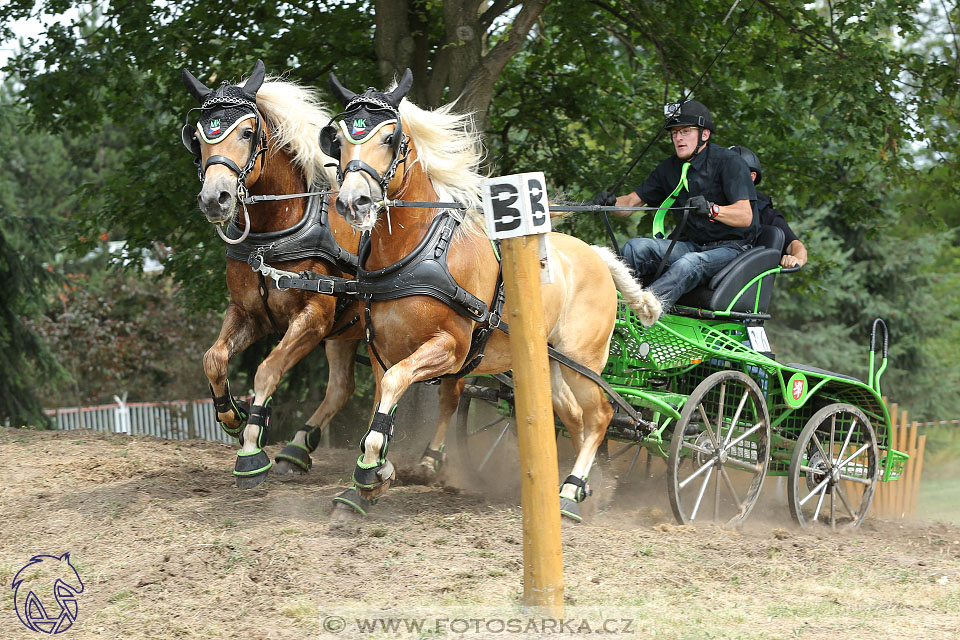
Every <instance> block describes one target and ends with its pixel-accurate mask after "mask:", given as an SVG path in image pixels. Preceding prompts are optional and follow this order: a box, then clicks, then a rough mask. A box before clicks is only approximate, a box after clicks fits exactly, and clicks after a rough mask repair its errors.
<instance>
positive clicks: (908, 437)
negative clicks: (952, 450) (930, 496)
mask: <svg viewBox="0 0 960 640" xmlns="http://www.w3.org/2000/svg"><path fill="white" fill-rule="evenodd" d="M884 402H887V400H886V398H884ZM887 408H888V409H889V411H890V425H891V431H890V446H891V447H892V448H894V449H896V450H897V451H902V452H904V453H906V454H907V455H909V456H910V459H909V460H907V464H906V466H905V467H904V469H903V473H902V474H901V476H900V479H899V480H897V481H896V482H881V483H879V484H878V485H877V493H876V495H874V497H873V505H872V506H873V515H874V516H876V517H878V518H884V519H886V520H905V519H907V518H912V517H913V516H915V515H916V513H917V496H918V495H919V493H920V476H921V474H922V473H923V452H924V449H925V448H926V444H927V436H921V435H918V434H917V430H918V427H919V425H918V423H917V422H916V421H914V422H912V423H911V422H910V421H909V420H908V415H907V412H906V411H905V410H902V409H900V407H899V406H898V405H897V403H896V402H893V403H887Z"/></svg>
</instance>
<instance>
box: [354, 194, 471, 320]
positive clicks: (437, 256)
mask: <svg viewBox="0 0 960 640" xmlns="http://www.w3.org/2000/svg"><path fill="white" fill-rule="evenodd" d="M459 224H460V223H459V222H458V221H457V219H456V218H454V217H453V216H452V215H451V214H450V212H449V211H443V212H441V213H440V215H438V216H437V217H436V218H434V220H433V223H432V224H431V225H430V229H429V230H428V231H427V234H426V235H425V236H424V238H423V240H421V241H420V244H418V245H417V247H416V248H415V249H414V250H413V251H411V252H410V254H409V255H407V256H406V257H405V258H403V259H402V260H400V261H399V262H395V263H394V264H392V265H390V266H389V267H384V268H383V269H378V270H376V271H366V270H364V269H363V268H358V269H357V281H358V282H359V287H360V295H361V297H363V298H366V299H368V300H372V301H374V302H376V301H380V300H396V299H397V298H406V297H409V296H430V297H431V298H435V299H436V300H439V301H441V302H443V303H444V304H446V305H447V306H448V307H450V308H451V309H453V310H454V311H456V312H457V313H459V314H461V315H465V316H467V317H469V318H471V319H472V320H475V321H477V322H484V321H485V320H486V319H487V315H488V313H487V303H486V302H484V301H483V300H481V299H480V298H478V297H476V296H475V295H473V294H472V293H470V292H469V291H467V290H466V289H464V288H463V287H461V286H460V285H459V284H457V281H456V280H454V278H453V276H452V275H450V269H449V267H448V266H447V256H448V255H449V252H450V241H451V240H452V239H453V233H454V231H455V230H456V228H457V226H458V225H459ZM369 254H370V240H369V237H365V239H364V242H363V243H362V244H361V246H360V264H363V263H364V262H365V261H366V259H367V256H368V255H369Z"/></svg>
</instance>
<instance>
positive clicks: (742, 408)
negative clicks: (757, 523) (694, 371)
mask: <svg viewBox="0 0 960 640" xmlns="http://www.w3.org/2000/svg"><path fill="white" fill-rule="evenodd" d="M769 452H770V416H769V414H768V412H767V405H766V403H765V402H764V399H763V394H762V393H761V391H760V387H758V386H757V383H756V382H754V381H753V379H752V378H750V376H748V375H746V374H744V373H741V372H739V371H718V372H717V373H714V374H712V375H710V376H708V377H707V378H705V379H704V380H703V382H701V383H700V384H699V385H697V388H696V389H694V390H693V393H692V394H690V397H689V398H688V399H687V402H686V403H685V404H684V405H683V410H682V411H681V412H680V420H679V421H678V422H677V424H676V426H675V427H674V432H673V438H672V439H671V441H670V458H669V460H668V463H667V464H668V467H669V469H668V471H667V492H668V494H669V497H670V506H671V507H672V508H673V515H674V516H676V518H677V521H679V522H680V523H681V524H686V523H687V522H691V521H695V520H699V521H704V520H713V521H715V522H720V523H723V524H725V525H727V526H734V525H736V524H739V523H740V522H742V521H743V520H744V519H745V518H746V517H747V516H748V515H749V514H750V511H751V510H752V509H753V506H754V504H756V502H757V497H758V496H759V495H760V487H761V485H762V484H763V479H764V477H765V476H766V472H767V465H768V463H769V461H770V453H769Z"/></svg>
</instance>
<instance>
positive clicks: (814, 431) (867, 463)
mask: <svg viewBox="0 0 960 640" xmlns="http://www.w3.org/2000/svg"><path fill="white" fill-rule="evenodd" d="M878 477H879V463H878V456H877V437H876V434H875V433H874V431H873V426H872V425H871V424H870V421H869V420H868V419H867V417H866V416H865V415H863V412H862V411H860V410H859V409H857V408H856V407H854V406H853V405H849V404H844V403H837V404H831V405H829V406H826V407H824V408H823V409H820V410H819V411H817V412H816V413H815V414H813V417H812V418H810V420H809V421H808V422H807V424H806V425H805V426H804V427H803V431H801V432H800V438H799V439H798V440H797V446H796V448H794V450H793V457H792V458H791V460H790V476H789V478H788V479H787V500H788V501H789V503H790V515H792V516H793V519H794V520H796V522H797V524H799V525H800V526H801V527H805V528H812V527H814V526H816V525H817V524H823V525H829V526H830V527H831V528H837V527H856V526H857V525H859V524H860V522H862V521H863V517H864V516H865V515H866V514H867V509H869V508H870V502H871V501H872V500H873V492H874V490H876V487H877V479H878Z"/></svg>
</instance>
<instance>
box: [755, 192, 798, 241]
mask: <svg viewBox="0 0 960 640" xmlns="http://www.w3.org/2000/svg"><path fill="white" fill-rule="evenodd" d="M757 209H759V210H760V211H759V213H760V224H767V225H770V226H771V227H778V228H779V229H780V230H781V231H783V237H784V241H783V255H786V254H787V247H789V246H790V243H791V242H793V241H794V240H799V239H800V238H798V237H797V234H795V233H794V232H793V229H791V228H790V225H789V224H787V219H786V218H784V217H783V213H781V212H780V210H778V209H774V208H773V202H772V201H771V200H770V196H768V195H767V194H765V193H760V192H759V191H758V192H757Z"/></svg>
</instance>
